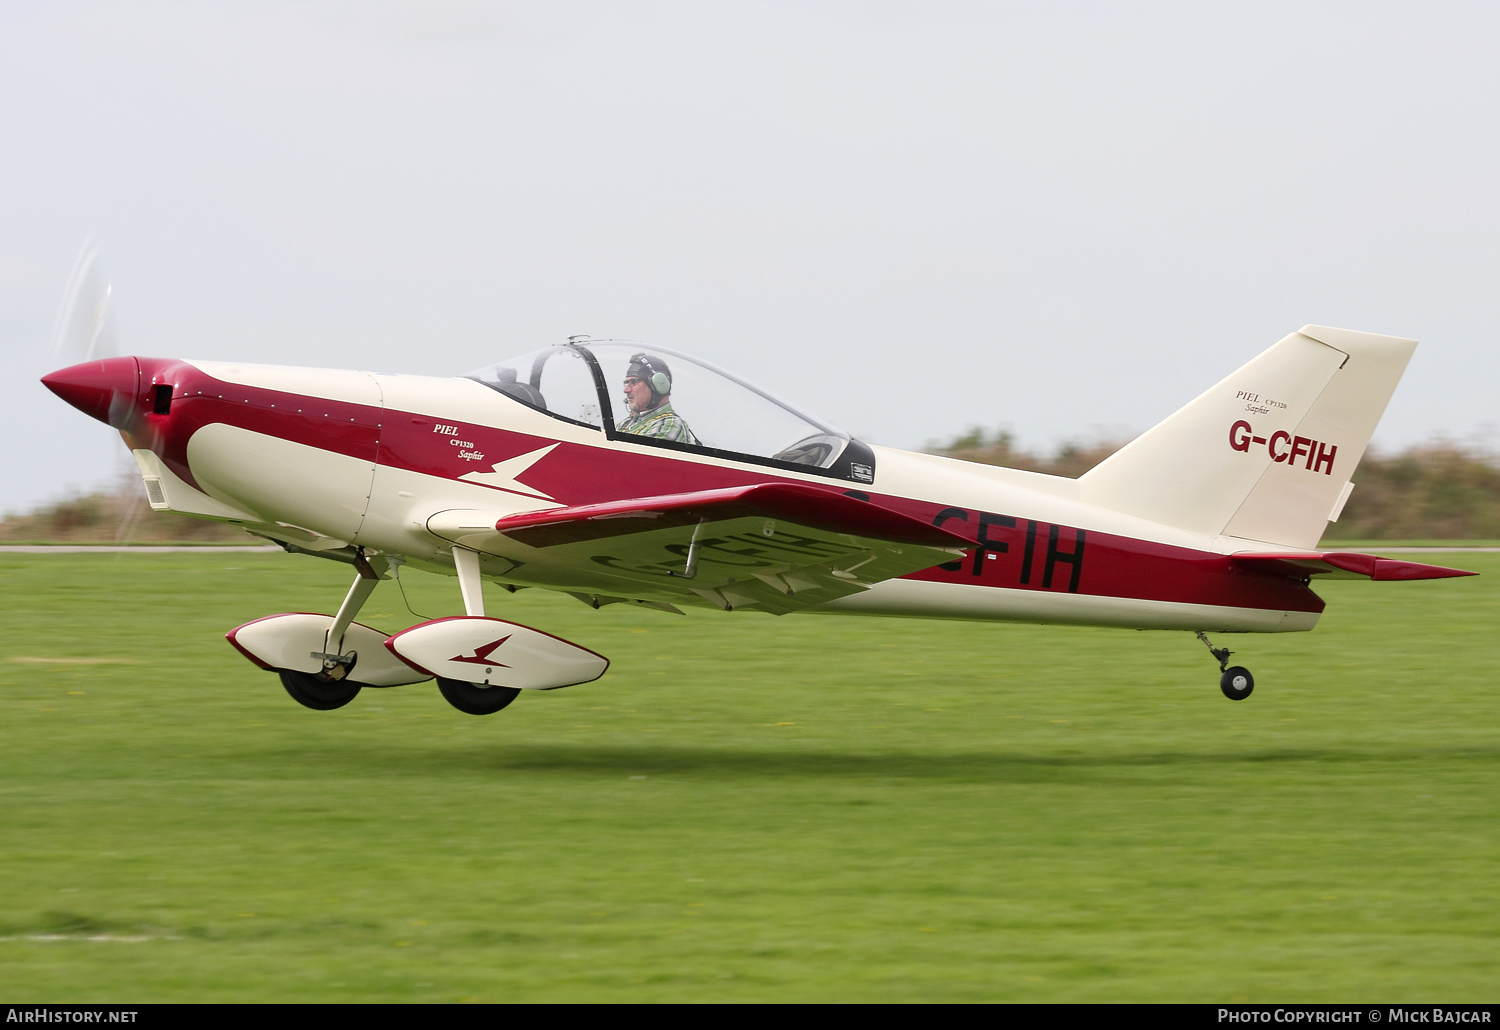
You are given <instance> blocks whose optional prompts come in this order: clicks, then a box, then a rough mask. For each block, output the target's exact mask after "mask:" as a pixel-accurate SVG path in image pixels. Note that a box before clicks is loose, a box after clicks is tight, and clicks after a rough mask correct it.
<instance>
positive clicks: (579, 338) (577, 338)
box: [568, 333, 593, 347]
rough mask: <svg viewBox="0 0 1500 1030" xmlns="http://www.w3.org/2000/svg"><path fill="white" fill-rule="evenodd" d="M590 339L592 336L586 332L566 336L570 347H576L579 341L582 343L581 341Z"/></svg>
mask: <svg viewBox="0 0 1500 1030" xmlns="http://www.w3.org/2000/svg"><path fill="white" fill-rule="evenodd" d="M591 339H593V337H591V336H589V335H588V334H587V333H584V334H582V335H580V336H570V337H568V346H570V347H576V346H578V345H579V344H580V343H583V342H585V341H587V340H591Z"/></svg>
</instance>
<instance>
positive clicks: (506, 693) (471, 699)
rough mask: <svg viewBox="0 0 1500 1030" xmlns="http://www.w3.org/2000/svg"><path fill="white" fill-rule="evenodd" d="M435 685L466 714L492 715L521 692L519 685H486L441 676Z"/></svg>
mask: <svg viewBox="0 0 1500 1030" xmlns="http://www.w3.org/2000/svg"><path fill="white" fill-rule="evenodd" d="M437 685H438V689H439V690H441V691H442V692H443V698H444V699H445V700H446V701H447V702H448V703H449V704H450V705H452V706H453V707H454V708H457V709H458V710H459V711H460V712H464V713H466V714H468V715H494V714H495V713H496V712H498V711H499V710H500V709H502V708H504V707H505V706H506V705H508V704H510V703H511V702H512V701H514V700H515V699H516V697H517V696H518V695H519V694H520V693H521V688H520V687H486V686H484V685H483V684H482V683H470V682H468V681H467V680H445V679H443V678H442V677H441V676H439V677H438V681H437Z"/></svg>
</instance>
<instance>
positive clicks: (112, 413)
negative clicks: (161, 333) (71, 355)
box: [42, 357, 141, 429]
mask: <svg viewBox="0 0 1500 1030" xmlns="http://www.w3.org/2000/svg"><path fill="white" fill-rule="evenodd" d="M140 381H141V367H140V364H139V363H138V362H137V361H136V360H135V358H130V357H126V358H105V359H104V360H103V361H86V362H84V363H83V364H82V365H73V366H72V367H70V368H60V369H58V370H57V371H56V372H52V373H50V374H49V375H45V376H43V377H42V385H43V386H45V387H46V388H47V389H49V390H51V391H52V392H53V393H55V394H57V395H58V396H59V397H61V398H62V399H63V400H65V401H67V402H68V403H69V404H71V405H73V407H75V408H77V409H78V410H79V411H81V412H83V413H84V414H85V415H88V416H90V417H92V418H97V419H98V420H99V421H100V422H104V423H107V424H109V425H112V426H114V427H115V428H116V429H123V428H124V427H125V426H126V425H127V424H128V423H129V421H130V416H131V414H132V412H133V410H134V408H135V400H136V394H137V393H138V392H139V391H140Z"/></svg>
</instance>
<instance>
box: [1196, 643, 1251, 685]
mask: <svg viewBox="0 0 1500 1030" xmlns="http://www.w3.org/2000/svg"><path fill="white" fill-rule="evenodd" d="M1198 639H1199V640H1201V641H1203V646H1204V647H1206V648H1208V651H1209V654H1211V655H1213V656H1214V657H1215V658H1216V659H1218V662H1219V689H1220V690H1221V691H1223V693H1224V696H1225V697H1227V698H1229V700H1231V701H1243V700H1245V698H1247V697H1249V696H1250V692H1251V691H1252V690H1254V689H1255V677H1254V676H1252V675H1250V670H1249V669H1247V668H1245V667H1244V666H1243V665H1230V664H1229V656H1230V655H1232V654H1234V652H1233V651H1231V650H1229V648H1227V647H1214V645H1213V644H1212V643H1210V642H1209V639H1208V635H1207V634H1206V633H1204V632H1203V631H1202V630H1201V629H1200V630H1199V631H1198Z"/></svg>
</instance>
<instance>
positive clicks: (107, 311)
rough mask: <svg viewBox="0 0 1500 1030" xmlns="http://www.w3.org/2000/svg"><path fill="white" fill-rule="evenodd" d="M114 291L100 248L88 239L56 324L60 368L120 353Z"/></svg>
mask: <svg viewBox="0 0 1500 1030" xmlns="http://www.w3.org/2000/svg"><path fill="white" fill-rule="evenodd" d="M113 292H114V291H113V288H112V287H111V286H110V284H109V276H108V275H106V274H105V272H104V263H103V262H102V261H100V260H99V248H98V247H97V246H95V245H94V241H93V240H92V239H87V240H84V242H83V250H82V251H80V252H79V255H78V260H77V261H76V262H74V264H73V272H72V274H71V275H69V276H68V285H67V288H66V289H65V290H64V291H63V298H62V303H61V304H59V305H58V308H57V318H56V319H55V320H54V321H53V323H52V356H53V360H54V361H55V362H56V363H57V367H58V368H66V367H68V366H69V365H79V364H82V363H83V362H85V361H96V360H99V359H101V358H112V357H114V356H116V355H117V354H119V353H120V339H119V334H118V333H117V331H116V329H115V318H114V310H113V307H112V305H111V302H112V300H113V299H114V298H113Z"/></svg>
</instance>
